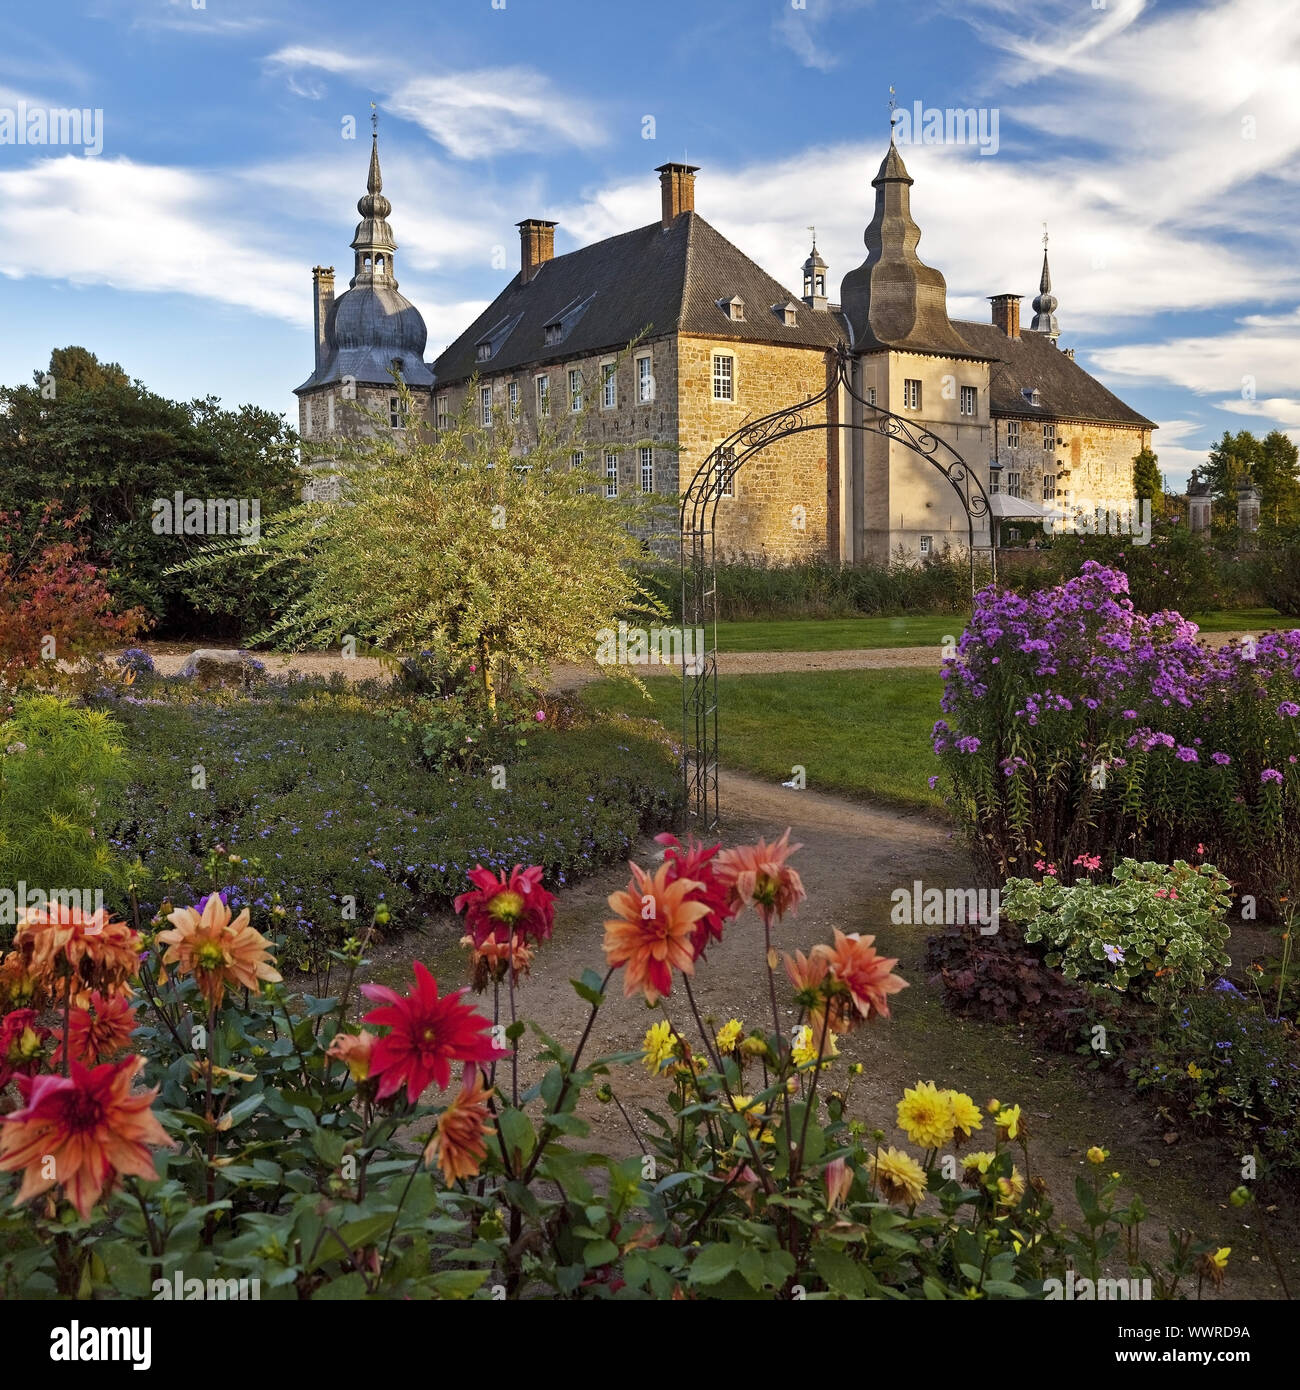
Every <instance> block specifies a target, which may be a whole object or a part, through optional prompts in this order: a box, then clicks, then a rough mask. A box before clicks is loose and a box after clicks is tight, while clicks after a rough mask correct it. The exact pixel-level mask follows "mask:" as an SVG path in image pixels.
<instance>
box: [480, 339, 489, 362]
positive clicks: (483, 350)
mask: <svg viewBox="0 0 1300 1390" xmlns="http://www.w3.org/2000/svg"><path fill="white" fill-rule="evenodd" d="M491 356H492V344H491V343H480V344H479V345H478V351H477V353H476V357H477V360H478V361H480V362H486V361H487V360H488V358H489V357H491Z"/></svg>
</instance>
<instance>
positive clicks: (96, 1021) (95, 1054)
mask: <svg viewBox="0 0 1300 1390" xmlns="http://www.w3.org/2000/svg"><path fill="white" fill-rule="evenodd" d="M89 1003H90V1008H89V1009H73V1010H72V1012H71V1014H70V1015H69V1017H68V1054H69V1056H71V1057H72V1058H73V1059H74V1060H76V1061H78V1062H81V1063H82V1064H83V1065H85V1066H88V1067H93V1066H94V1065H95V1064H96V1063H98V1062H106V1061H107V1060H108V1059H109V1058H110V1057H113V1056H115V1055H116V1054H117V1053H119V1052H122V1051H124V1050H125V1049H126V1048H127V1047H129V1046H130V1043H131V1033H132V1032H133V1030H134V1029H135V1010H134V1009H132V1007H131V1001H130V1000H129V999H128V998H127V997H126V995H124V994H118V995H113V996H110V997H107V998H106V997H105V996H104V995H102V994H100V992H99V991H98V990H95V991H94V992H93V993H92V994H91V996H90V1000H89ZM91 1010H93V1011H94V1012H93V1013H92V1012H91ZM62 1059H63V1043H62V1042H60V1043H59V1046H58V1049H57V1050H56V1052H55V1054H54V1060H55V1062H59V1061H61V1060H62Z"/></svg>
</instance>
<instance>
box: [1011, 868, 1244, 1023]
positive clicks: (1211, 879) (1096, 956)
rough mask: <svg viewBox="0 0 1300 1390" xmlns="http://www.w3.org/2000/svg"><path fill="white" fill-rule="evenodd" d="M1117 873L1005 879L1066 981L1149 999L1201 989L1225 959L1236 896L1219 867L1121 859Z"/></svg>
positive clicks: (1032, 934) (1027, 925)
mask: <svg viewBox="0 0 1300 1390" xmlns="http://www.w3.org/2000/svg"><path fill="white" fill-rule="evenodd" d="M1040 862H1041V861H1040ZM1047 867H1051V866H1047ZM1111 877H1112V878H1113V879H1114V882H1113V883H1086V882H1085V883H1076V884H1074V885H1073V886H1072V887H1066V885H1065V884H1063V883H1061V882H1060V881H1059V879H1057V878H1056V877H1054V876H1052V875H1050V874H1049V875H1047V876H1045V877H1044V878H1043V879H1042V880H1041V881H1040V882H1035V881H1034V880H1033V879H1029V878H1012V879H1008V880H1007V884H1006V886H1005V888H1004V889H1003V897H1002V911H1003V913H1004V914H1005V915H1006V916H1007V917H1008V918H1009V919H1010V920H1011V921H1013V922H1018V923H1020V924H1021V928H1022V930H1023V932H1024V938H1025V940H1026V941H1028V942H1031V943H1033V942H1037V941H1044V942H1046V943H1047V945H1048V948H1049V949H1048V952H1047V955H1046V957H1045V960H1046V963H1047V964H1048V965H1049V966H1051V967H1052V968H1053V969H1056V968H1059V969H1060V971H1061V973H1062V974H1063V975H1064V976H1065V978H1066V979H1067V980H1085V981H1089V982H1091V983H1094V984H1101V985H1105V986H1108V987H1109V988H1111V989H1117V990H1127V989H1132V990H1133V991H1134V992H1135V993H1137V994H1140V995H1142V996H1143V997H1145V998H1151V997H1153V996H1154V995H1156V994H1161V995H1165V996H1167V995H1168V994H1170V993H1180V994H1181V993H1186V992H1187V991H1189V990H1194V989H1199V988H1200V987H1201V986H1202V985H1203V984H1204V983H1205V981H1206V978H1207V977H1208V976H1209V975H1210V974H1211V973H1214V972H1217V971H1218V970H1220V969H1222V968H1223V967H1224V966H1225V965H1227V964H1228V955H1227V952H1226V951H1225V950H1224V949H1223V947H1224V943H1225V942H1226V941H1227V939H1228V924H1227V922H1226V921H1224V918H1223V914H1224V911H1225V910H1226V908H1227V907H1228V905H1229V903H1230V902H1231V901H1232V900H1231V897H1230V896H1229V894H1228V886H1229V885H1228V881H1227V879H1225V878H1224V877H1223V875H1222V874H1221V873H1219V871H1218V870H1217V869H1216V868H1214V866H1213V865H1211V864H1202V865H1200V867H1199V868H1195V869H1194V868H1192V867H1191V865H1189V864H1185V863H1183V861H1182V860H1181V859H1180V860H1178V861H1176V862H1175V863H1174V864H1173V865H1171V866H1170V867H1168V868H1166V867H1165V866H1164V865H1163V864H1139V863H1138V862H1137V861H1136V860H1134V859H1122V860H1120V862H1119V863H1118V864H1116V865H1115V867H1114V868H1113V869H1112V870H1111Z"/></svg>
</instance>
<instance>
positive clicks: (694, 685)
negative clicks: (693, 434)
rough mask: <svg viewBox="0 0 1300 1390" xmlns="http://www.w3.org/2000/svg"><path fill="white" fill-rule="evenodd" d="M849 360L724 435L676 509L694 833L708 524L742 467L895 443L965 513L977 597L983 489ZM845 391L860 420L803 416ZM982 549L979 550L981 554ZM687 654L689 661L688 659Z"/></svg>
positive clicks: (986, 508)
mask: <svg viewBox="0 0 1300 1390" xmlns="http://www.w3.org/2000/svg"><path fill="white" fill-rule="evenodd" d="M852 364H853V358H852V355H851V354H850V352H849V351H848V349H847V348H845V347H843V346H841V347H839V348H838V349H837V351H836V365H835V371H834V373H833V374H832V377H831V379H830V380H829V381H828V383H827V385H826V388H825V390H823V391H819V392H818V393H817V394H816V395H815V396H810V397H809V398H808V399H807V400H806V401H800V402H799V403H798V404H797V405H792V406H787V407H786V408H784V409H783V410H776V411H773V412H772V413H771V414H770V415H764V416H762V417H761V418H760V419H757V420H751V421H749V422H748V423H747V424H744V425H741V426H740V428H739V429H737V430H735V431H734V432H733V433H732V434H730V435H728V436H727V438H726V439H724V440H723V441H722V443H721V444H719V445H718V446H717V447H716V448H715V449H714V450H713V452H712V453H711V454H710V455H709V456H708V458H706V459H705V460H704V462H703V463H702V464H701V465H700V467H699V468H698V469H697V470H696V472H695V475H694V477H693V478H692V479H691V481H690V485H689V486H688V487H687V489H686V491H685V493H684V494H683V496H682V507H681V551H680V559H681V589H682V609H681V621H682V628H683V633H682V647H683V657H684V666H683V670H682V754H681V756H682V781H683V786H684V790H685V794H686V809H687V813H688V814H689V816H690V817H691V819H692V821H693V822H694V823H695V825H696V826H697V827H698V828H699V829H700V830H701V831H702V832H706V833H707V832H708V831H710V830H712V829H713V828H714V827H715V826H716V825H717V824H718V819H719V817H718V589H717V560H716V552H715V546H714V524H715V521H716V518H717V511H718V503H719V502H720V501H721V499H722V497H723V496H724V495H725V494H726V491H727V489H728V488H729V486H730V484H731V480H732V479H733V478H734V477H735V476H736V474H737V473H738V472H739V471H740V469H741V468H742V467H743V466H744V465H745V463H746V462H747V460H748V459H750V458H751V457H752V456H753V455H754V454H757V453H759V452H761V451H762V450H763V449H766V448H767V447H768V446H769V445H771V444H775V443H777V442H779V441H780V440H782V439H788V438H789V437H790V436H791V435H795V434H804V433H807V432H808V431H810V430H825V429H856V430H860V431H863V432H867V433H872V434H878V435H882V436H883V437H884V438H886V439H892V440H896V441H897V442H898V443H900V444H902V445H903V446H904V447H906V448H908V449H910V450H911V451H912V452H913V453H914V454H916V455H917V456H918V457H920V458H922V459H924V460H925V461H926V462H927V463H928V464H930V466H931V467H933V468H936V469H938V471H939V472H940V473H942V474H943V475H944V477H946V478H947V479H948V482H949V483H950V484H951V486H952V489H953V491H954V492H955V493H956V494H957V498H958V500H959V501H960V502H961V504H962V509H963V511H964V512H965V513H966V534H967V546H968V551H969V555H970V577H971V596H972V598H973V597H974V593H975V549H976V547H975V523H976V521H977V520H979V519H982V518H984V517H988V516H989V515H990V513H991V511H992V508H991V506H990V503H989V494H988V492H987V491H986V490H985V488H984V484H983V483H982V482H980V480H979V478H978V477H977V476H976V475H975V474H974V472H973V471H972V470H971V468H970V466H969V465H968V464H967V463H966V460H965V459H964V458H962V456H961V455H960V454H959V453H958V452H957V451H956V450H955V449H954V448H953V447H952V445H950V444H949V443H948V442H947V441H946V440H943V439H940V438H939V436H938V435H935V434H931V433H930V432H929V430H923V429H919V428H918V427H917V426H916V425H915V424H913V423H912V422H911V421H910V420H907V419H905V418H904V417H903V416H901V415H894V414H892V413H891V412H890V411H888V410H883V409H882V408H881V407H879V406H877V405H873V404H872V403H871V402H870V401H868V400H867V399H866V398H865V397H864V396H862V394H861V393H860V392H859V391H858V389H857V388H856V386H855V385H854V383H853V372H852ZM841 387H843V388H844V389H845V390H846V391H847V392H848V394H849V396H850V398H851V399H852V400H854V401H856V402H857V404H858V405H859V406H860V407H861V411H860V412H859V413H860V416H861V418H860V419H853V420H846V421H840V422H839V423H838V424H836V425H828V424H827V422H826V421H825V420H824V419H823V420H820V421H818V420H813V419H812V418H811V417H810V414H809V412H810V411H811V410H812V409H813V408H814V407H816V406H819V405H821V404H823V403H824V402H826V401H828V400H830V399H831V398H832V397H833V396H835V394H836V393H837V392H838V391H839V389H840V388H841ZM981 548H983V547H981ZM988 549H989V552H990V555H991V557H992V564H993V566H994V578H996V577H997V572H996V566H997V551H996V548H995V547H994V545H993V528H992V524H991V522H990V527H989V546H988ZM687 629H691V630H700V629H702V630H704V631H705V632H706V634H707V636H706V639H705V641H706V644H707V645H706V650H705V651H703V652H696V651H694V650H693V648H692V647H689V646H688V645H687V635H686V630H687ZM687 653H693V659H689V658H688V657H687Z"/></svg>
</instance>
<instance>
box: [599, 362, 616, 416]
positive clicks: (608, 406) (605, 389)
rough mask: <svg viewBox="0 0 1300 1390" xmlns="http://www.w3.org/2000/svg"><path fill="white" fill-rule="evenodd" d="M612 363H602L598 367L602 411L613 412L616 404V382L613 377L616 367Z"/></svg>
mask: <svg viewBox="0 0 1300 1390" xmlns="http://www.w3.org/2000/svg"><path fill="white" fill-rule="evenodd" d="M616 365H617V364H616V363H614V362H603V363H601V367H600V379H601V383H602V386H601V397H600V408H601V409H602V410H613V409H614V407H615V406H616V405H617V404H618V380H617V378H616V377H615V375H614V370H615V367H616Z"/></svg>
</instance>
